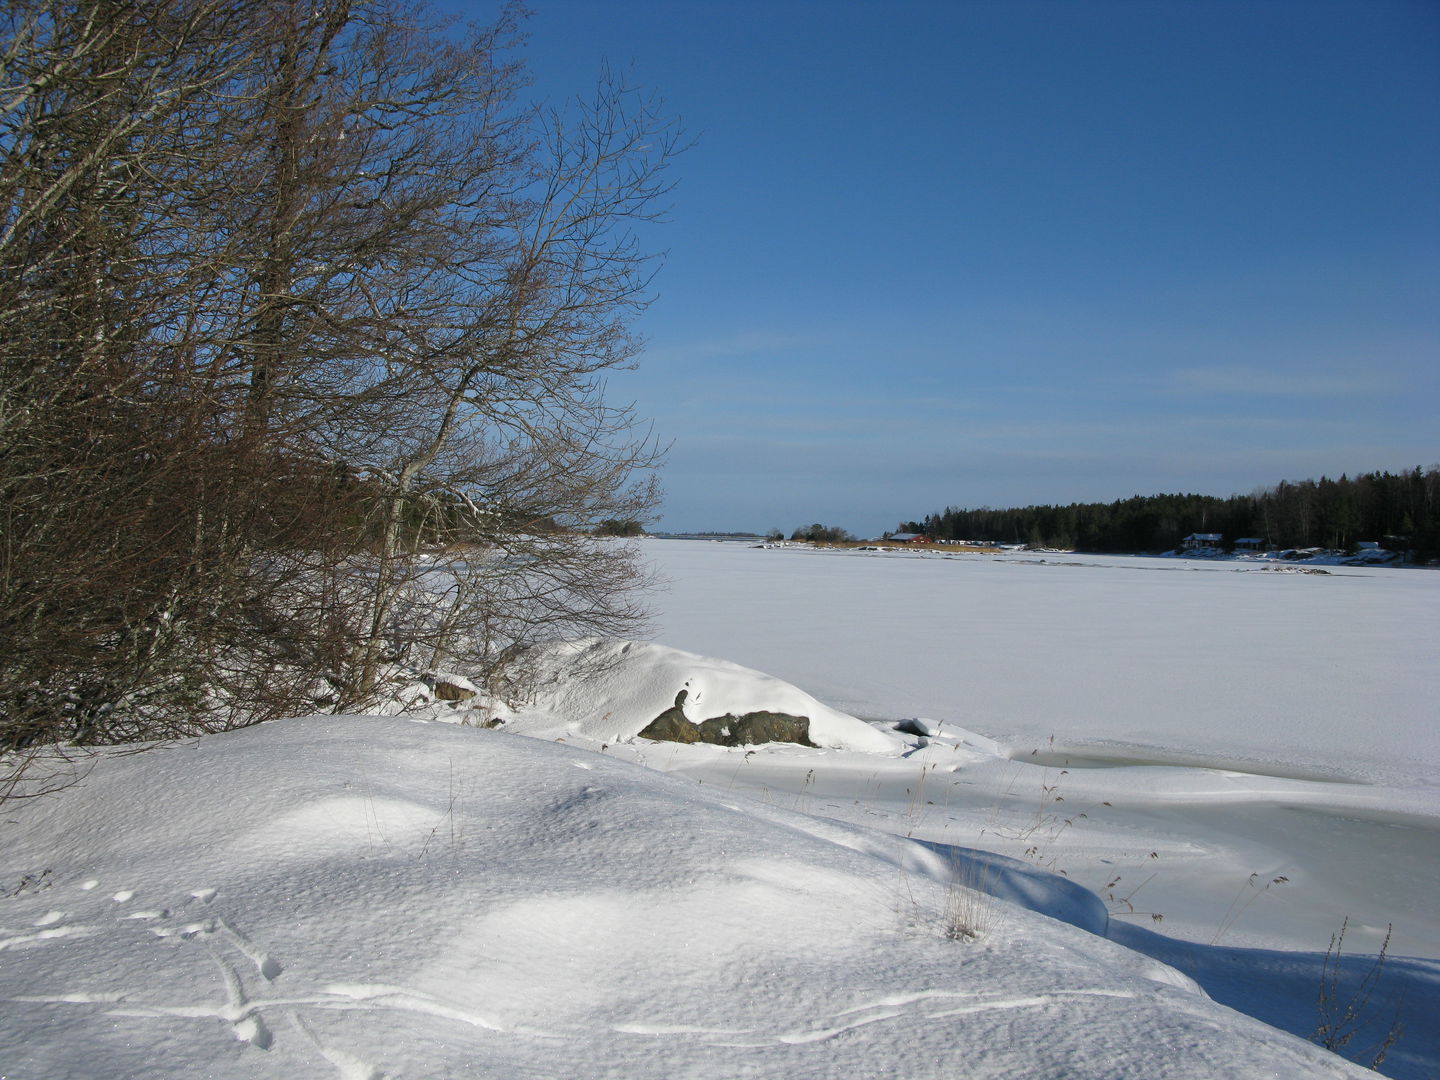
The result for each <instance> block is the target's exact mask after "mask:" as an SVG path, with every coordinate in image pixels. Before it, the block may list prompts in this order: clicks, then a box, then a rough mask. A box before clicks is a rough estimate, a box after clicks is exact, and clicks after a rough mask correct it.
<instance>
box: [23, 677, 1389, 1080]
mask: <svg viewBox="0 0 1440 1080" xmlns="http://www.w3.org/2000/svg"><path fill="white" fill-rule="evenodd" d="M686 670H687V671H688V672H689V673H690V674H689V675H688V676H687V677H689V678H692V679H694V680H696V683H695V684H694V688H695V689H697V690H698V691H701V692H704V693H706V694H707V695H708V694H715V696H717V697H721V698H723V691H722V690H721V689H720V688H721V687H723V684H724V680H723V677H722V676H723V674H724V672H725V670H726V668H724V667H716V668H714V669H711V668H695V667H689V668H687V669H686ZM712 670H713V671H714V672H717V673H718V674H715V675H713V676H712V675H711V674H710V673H711V671H712ZM710 678H713V679H714V681H713V682H708V681H706V680H707V679H710ZM661 681H663V680H660V679H658V676H657V689H656V691H655V692H656V693H657V694H658V693H659V692H660V690H659V683H660V682H661ZM664 689H665V692H666V693H668V694H670V695H673V693H674V689H673V688H672V687H671V686H670V685H669V684H668V683H666V685H665V687H664ZM635 700H636V701H637V702H639V701H646V702H648V699H646V698H644V697H643V695H641V694H640V693H639V692H638V691H637V692H636V695H635ZM597 701H598V698H597ZM715 705H716V707H717V708H733V707H735V704H733V703H731V702H728V701H716V702H715ZM645 707H646V708H649V704H648V703H647V704H646V705H645ZM636 708H639V705H638V704H637V705H636ZM628 722H629V721H627V723H628ZM617 730H623V728H621V729H617ZM810 753H816V751H810ZM90 764H91V767H90V770H89V772H88V775H86V776H85V777H84V778H83V779H82V780H80V781H79V782H78V783H77V784H76V785H75V786H73V787H72V788H70V789H69V790H67V791H65V792H63V793H61V794H60V795H58V796H52V797H46V798H37V799H30V800H22V801H14V802H10V803H8V804H7V805H6V808H5V809H6V813H5V821H4V822H3V823H0V830H3V843H0V852H3V854H0V1002H3V1006H0V1047H3V1048H4V1049H3V1051H0V1054H3V1061H0V1073H3V1074H4V1075H5V1076H6V1077H7V1078H10V1080H40V1078H44V1080H60V1078H66V1077H75V1078H79V1077H99V1076H104V1077H107V1078H111V1080H127V1078H134V1080H140V1078H145V1080H156V1078H168V1077H174V1078H177V1080H179V1078H184V1080H193V1078H194V1077H197V1076H202V1075H203V1076H216V1077H227V1078H228V1077H234V1078H247V1077H276V1078H278V1077H286V1078H292V1077H324V1076H337V1077H342V1078H359V1077H368V1078H372V1080H378V1078H382V1077H385V1078H391V1080H400V1078H417V1080H419V1078H426V1080H433V1078H436V1077H447V1078H448V1077H507V1078H512V1077H514V1078H524V1077H535V1078H540V1077H544V1078H554V1077H563V1076H585V1077H615V1078H626V1080H648V1078H655V1080H674V1078H677V1077H687V1078H692V1080H698V1078H708V1077H713V1078H716V1080H721V1078H731V1077H736V1076H741V1075H743V1076H749V1077H784V1078H785V1080H805V1078H813V1080H833V1078H835V1077H840V1076H856V1077H859V1076H897V1077H906V1078H911V1080H925V1078H932V1077H933V1078H936V1080H940V1078H944V1080H953V1078H954V1077H956V1076H967V1077H1016V1078H1019V1077H1025V1078H1036V1077H1057V1078H1058V1077H1073V1076H1106V1077H1136V1078H1142V1077H1143V1078H1146V1080H1155V1078H1161V1077H1222V1076H1225V1077H1228V1076H1259V1075H1265V1076H1285V1077H1291V1076H1293V1077H1339V1076H1360V1075H1366V1074H1364V1073H1362V1072H1361V1071H1360V1070H1359V1069H1356V1068H1354V1067H1352V1066H1350V1065H1348V1064H1347V1063H1345V1062H1343V1061H1342V1060H1340V1059H1339V1058H1337V1057H1335V1056H1333V1055H1330V1054H1328V1053H1326V1052H1324V1051H1322V1050H1320V1049H1318V1048H1316V1047H1314V1046H1311V1045H1310V1044H1308V1043H1305V1042H1303V1041H1301V1040H1299V1039H1296V1038H1294V1037H1292V1036H1289V1035H1285V1034H1282V1033H1280V1032H1278V1031H1276V1030H1274V1029H1272V1028H1268V1027H1266V1026H1264V1025H1262V1024H1260V1023H1259V1022H1257V1021H1254V1020H1252V1019H1250V1018H1248V1017H1245V1016H1242V1015H1240V1014H1238V1013H1235V1012H1232V1011H1230V1010H1228V1009H1226V1008H1224V1007H1222V1006H1219V1005H1217V1004H1215V1003H1213V1002H1212V1001H1210V1000H1209V999H1208V998H1206V997H1205V996H1203V995H1202V994H1200V993H1198V992H1197V991H1196V990H1195V989H1194V988H1193V984H1190V983H1189V981H1188V980H1187V979H1185V978H1184V977H1183V976H1180V975H1179V974H1178V973H1176V972H1175V971H1174V970H1172V969H1170V968H1168V967H1165V966H1163V965H1161V964H1159V963H1158V962H1156V961H1153V960H1150V959H1148V958H1145V957H1143V956H1141V955H1140V954H1138V953H1134V952H1131V951H1129V950H1126V949H1124V948H1122V947H1120V946H1118V945H1116V944H1114V943H1112V942H1110V941H1107V940H1104V939H1103V938H1101V937H1098V936H1096V935H1093V934H1090V933H1087V932H1085V931H1083V930H1081V929H1078V928H1076V927H1074V926H1071V925H1067V924H1066V923H1063V922H1058V921H1055V920H1053V919H1050V918H1047V917H1045V916H1043V915H1040V914H1037V913H1035V912H1033V911H1031V910H1027V909H1025V908H1024V907H1020V906H1014V905H1010V904H1005V903H1002V902H1000V901H995V900H991V899H986V898H981V897H978V896H975V895H971V894H967V893H965V892H963V891H957V890H958V889H959V886H957V885H955V884H954V878H955V875H957V874H961V875H963V873H964V867H965V865H966V863H965V860H964V858H963V857H961V858H949V857H946V855H945V854H943V853H940V852H937V851H934V850H930V849H927V848H925V847H922V846H921V845H919V844H916V843H913V842H910V841H907V840H905V839H902V838H899V837H895V836H891V835H889V834H885V833H878V832H871V831H869V830H866V829H862V828H859V827H856V826H851V825H845V824H841V823H838V822H833V821H825V820H822V819H818V818H812V817H809V816H807V815H804V814H799V813H794V812H791V811H788V810H783V809H780V808H778V807H774V806H766V805H763V804H761V803H755V802H749V801H746V800H744V799H742V798H741V797H740V796H738V795H734V794H731V793H727V792H725V791H724V790H723V789H720V788H717V787H716V786H715V785H712V784H698V783H696V782H694V781H693V780H690V779H686V778H684V777H681V776H675V775H662V774H659V773H655V772H652V771H649V770H645V769H642V768H639V767H637V766H634V765H632V764H629V763H626V762H623V761H617V760H613V759H611V758H609V757H607V756H606V755H603V754H598V753H594V752H589V751H582V750H578V749H575V748H573V747H570V746H566V745H560V744H556V743H553V742H545V741H540V740H536V739H527V738H517V737H514V736H511V735H509V734H506V733H504V732H499V731H486V730H482V729H477V728H470V727H462V726H457V725H454V724H433V723H420V722H416V721H414V720H409V719H404V718H398V717H311V718H307V719H300V720H293V721H283V722H280V723H276V724H270V725H265V726H262V727H256V728H250V729H247V730H244V731H238V732H232V733H229V734H224V735H214V736H207V737H205V738H202V739H199V740H194V741H191V742H189V743H185V744H181V745H174V746H168V747H163V748H158V749H155V750H153V751H151V752H148V753H143V754H133V753H132V754H128V755H112V756H106V757H102V758H97V759H95V760H93V761H92V762H91V763H90ZM1043 881H1044V876H1043V875H1040V874H1038V872H1037V873H1036V874H1035V875H1034V881H1033V883H1032V885H1033V886H1034V888H1037V889H1041V891H1042V892H1043V887H1042V886H1043ZM956 897H959V898H961V899H962V900H967V903H966V904H962V905H960V909H959V910H961V911H962V912H963V913H965V915H964V917H965V918H968V919H971V920H972V921H973V922H974V923H975V925H977V926H979V927H981V933H980V935H979V939H978V940H975V941H959V940H953V938H954V937H955V935H954V934H952V933H949V932H948V931H947V927H948V926H949V925H950V924H951V921H952V919H953V918H954V915H953V912H954V910H955V904H954V902H953V901H954V899H955V898H956ZM1034 899H1035V900H1036V901H1037V906H1040V904H1039V902H1040V901H1044V899H1045V898H1044V897H1043V896H1041V895H1036V896H1035V897H1034ZM1055 899H1056V898H1052V900H1055ZM1058 902H1059V903H1060V906H1064V904H1065V903H1067V902H1069V901H1068V900H1067V899H1066V898H1065V897H1059V898H1058ZM986 905H990V906H989V907H987V906H986Z"/></svg>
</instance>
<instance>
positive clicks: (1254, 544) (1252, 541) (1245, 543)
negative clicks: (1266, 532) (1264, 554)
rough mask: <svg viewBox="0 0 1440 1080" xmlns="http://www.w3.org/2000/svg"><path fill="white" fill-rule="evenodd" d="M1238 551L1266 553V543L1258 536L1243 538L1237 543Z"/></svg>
mask: <svg viewBox="0 0 1440 1080" xmlns="http://www.w3.org/2000/svg"><path fill="white" fill-rule="evenodd" d="M1235 550H1236V551H1264V550H1265V541H1264V540H1262V539H1260V537H1258V536H1242V537H1241V538H1240V539H1239V540H1236V541H1235Z"/></svg>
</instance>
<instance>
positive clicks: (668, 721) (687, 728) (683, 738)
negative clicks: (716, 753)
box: [640, 690, 700, 743]
mask: <svg viewBox="0 0 1440 1080" xmlns="http://www.w3.org/2000/svg"><path fill="white" fill-rule="evenodd" d="M686 694H687V691H685V690H681V691H680V692H679V693H678V694H676V695H675V704H674V705H672V706H671V707H670V708H668V709H666V710H665V711H664V712H662V713H661V714H660V715H659V716H657V717H655V719H654V720H651V721H650V723H649V724H647V725H646V726H645V728H644V729H643V730H642V731H641V732H640V737H641V738H642V739H654V740H655V741H656V742H678V743H693V742H699V741H700V729H699V728H698V727H696V726H695V725H694V724H692V723H691V722H690V720H689V718H688V717H687V716H686V715H685V697H686Z"/></svg>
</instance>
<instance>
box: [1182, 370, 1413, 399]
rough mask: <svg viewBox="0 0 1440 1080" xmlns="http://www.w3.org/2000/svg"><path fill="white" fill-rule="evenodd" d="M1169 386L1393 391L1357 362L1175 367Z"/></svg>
mask: <svg viewBox="0 0 1440 1080" xmlns="http://www.w3.org/2000/svg"><path fill="white" fill-rule="evenodd" d="M1169 388H1170V389H1171V390H1172V391H1178V392H1181V393H1202V394H1264V395H1271V396H1277V395H1278V396H1285V397H1356V396H1363V397H1371V396H1376V395H1381V394H1388V393H1390V392H1392V391H1393V390H1394V389H1395V387H1394V386H1393V384H1392V380H1391V378H1390V377H1389V376H1388V375H1386V374H1384V373H1381V372H1377V371H1375V370H1373V368H1370V367H1367V366H1366V365H1365V364H1363V363H1357V364H1356V366H1355V370H1353V371H1282V370H1279V369H1272V368H1263V367H1253V366H1247V365H1240V364H1234V365H1220V366H1214V367H1188V368H1177V369H1176V370H1174V371H1172V372H1170V378H1169Z"/></svg>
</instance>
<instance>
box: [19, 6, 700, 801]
mask: <svg viewBox="0 0 1440 1080" xmlns="http://www.w3.org/2000/svg"><path fill="white" fill-rule="evenodd" d="M522 21H523V13H522V12H521V11H520V10H519V9H518V8H508V9H506V10H504V11H503V12H502V13H501V14H500V15H499V17H498V18H497V19H496V21H495V22H494V23H493V24H490V25H472V26H461V25H456V24H454V23H453V21H447V20H445V19H443V18H440V17H438V16H436V15H435V14H434V13H433V12H431V11H429V10H427V9H426V8H425V6H424V5H423V3H422V4H415V3H410V2H408V0H255V2H253V3H245V4H239V3H235V2H233V0H7V2H6V3H5V4H0V642H3V643H4V647H3V649H0V751H4V750H7V749H11V750H13V749H24V748H28V747H33V746H36V745H38V744H46V743H53V742H57V741H62V742H63V741H70V742H79V743H97V742H114V741H121V740H134V739H152V738H158V737H164V736H168V735H174V734H184V733H190V732H195V731H204V730H213V729H215V728H217V727H225V726H232V725H235V724H241V723H250V722H255V721H259V720H264V719H268V718H271V717H277V716H285V715H294V714H297V713H303V712H307V711H315V710H317V709H332V710H337V711H341V710H362V709H364V708H366V707H367V705H369V704H373V703H374V702H376V701H377V700H380V699H383V698H384V697H385V695H386V692H387V685H388V680H390V679H392V678H396V677H401V676H402V675H403V672H404V671H405V670H410V671H413V670H414V669H416V668H419V669H421V670H424V669H425V668H427V667H433V666H434V665H437V664H442V663H445V664H452V663H453V664H460V665H463V667H464V670H467V671H469V672H471V673H473V674H474V677H476V678H477V679H481V680H485V679H491V680H492V684H494V685H501V684H504V682H505V679H506V678H508V674H507V673H514V672H518V671H520V670H521V668H520V667H519V666H517V664H516V663H515V658H516V657H517V656H520V655H523V652H524V646H526V645H529V644H533V643H535V642H538V641H544V640H546V639H549V638H553V637H561V636H566V637H568V636H573V635H575V634H576V633H607V632H619V631H623V630H625V629H626V628H628V627H632V626H633V623H634V621H635V619H636V618H637V617H638V615H639V612H638V610H637V608H636V606H635V603H634V600H633V594H632V592H631V586H633V585H634V584H635V582H636V580H637V576H639V573H640V572H639V570H638V567H637V564H636V563H635V561H634V558H633V556H632V555H631V554H629V548H628V546H626V545H619V544H614V543H608V542H605V541H603V540H601V539H599V538H598V537H596V536H594V532H595V529H596V527H597V525H599V523H601V522H605V521H632V520H643V519H644V517H645V516H646V515H647V513H648V512H649V510H651V509H653V506H654V504H655V489H654V485H653V483H652V482H651V481H650V478H649V474H648V472H647V468H648V466H649V465H651V464H653V463H654V460H655V457H656V454H655V451H654V447H653V444H651V443H650V442H648V441H647V438H646V436H645V435H644V434H643V431H642V429H640V428H639V427H638V426H637V424H636V418H635V417H633V416H632V415H631V413H630V412H629V410H628V409H627V408H623V407H622V408H617V407H615V406H613V405H611V404H609V403H608V402H607V401H606V400H605V398H604V395H603V386H604V377H605V375H606V374H607V373H608V371H609V370H611V369H613V368H616V367H618V366H624V365H627V364H628V363H629V362H630V361H631V359H632V358H633V356H634V355H635V354H636V352H637V345H636V343H635V341H634V339H633V338H632V336H631V335H630V334H629V332H628V329H627V328H628V325H629V322H630V320H632V319H633V317H634V316H635V314H636V313H637V312H638V311H639V310H641V308H642V307H643V305H644V304H645V302H646V299H647V289H648V283H649V279H650V276H651V274H652V272H653V262H652V260H651V259H650V258H649V257H648V255H647V253H646V252H645V251H643V250H642V249H641V248H640V246H639V240H638V236H639V235H640V233H641V232H643V231H644V229H645V223H646V222H649V221H651V220H652V219H653V218H654V217H655V216H656V213H657V209H658V202H657V200H662V199H663V198H664V194H665V191H666V186H667V181H665V180H664V179H663V177H664V173H665V168H666V164H667V161H668V159H669V157H670V155H671V153H672V151H673V149H674V134H673V132H672V129H671V125H670V124H669V123H668V122H667V121H666V120H665V119H664V118H663V117H661V116H660V115H659V114H658V113H657V110H656V107H655V104H654V103H653V102H652V101H651V100H649V99H648V98H646V97H644V96H643V95H640V94H638V93H637V92H636V91H635V90H634V89H633V88H632V87H630V86H628V85H626V84H625V82H624V81H623V80H622V79H620V78H618V77H616V76H613V75H609V74H602V75H601V77H600V79H599V80H598V82H597V83H596V84H595V86H594V89H593V92H587V93H585V94H584V95H582V96H580V97H577V98H576V99H575V100H574V101H573V102H570V103H562V104H561V105H558V106H556V107H555V108H548V107H545V108H541V107H536V106H533V105H531V104H529V103H528V102H526V101H525V100H524V98H523V96H522V94H523V87H524V85H525V73H524V71H523V69H522V66H521V65H520V62H519V60H518V52H517V49H518V48H519V45H520V42H521V39H522V28H521V23H522ZM457 540H465V541H467V542H468V544H467V546H465V547H464V548H461V549H458V550H452V551H451V552H450V553H449V555H448V556H445V555H444V554H443V549H444V548H445V547H446V546H447V545H453V543H454V542H455V541H457ZM507 685H508V684H507ZM0 772H3V770H0ZM3 781H4V776H3V775H0V784H3Z"/></svg>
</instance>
